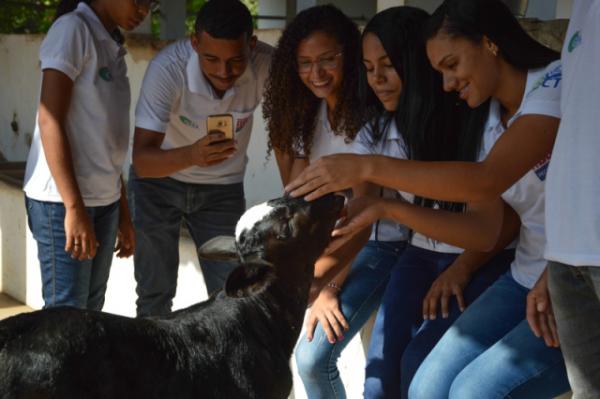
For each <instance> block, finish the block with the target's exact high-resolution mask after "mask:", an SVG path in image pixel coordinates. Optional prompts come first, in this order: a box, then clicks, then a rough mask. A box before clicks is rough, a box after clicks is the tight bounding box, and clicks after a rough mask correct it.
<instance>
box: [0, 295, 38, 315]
mask: <svg viewBox="0 0 600 399" xmlns="http://www.w3.org/2000/svg"><path fill="white" fill-rule="evenodd" d="M32 310H33V309H31V308H30V307H29V306H25V305H23V304H22V303H20V302H17V301H16V300H14V299H13V298H11V297H9V296H8V295H5V294H1V293H0V320H2V319H6V318H7V317H10V316H14V315H16V314H18V313H23V312H31V311H32Z"/></svg>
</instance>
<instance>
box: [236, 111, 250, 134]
mask: <svg viewBox="0 0 600 399" xmlns="http://www.w3.org/2000/svg"><path fill="white" fill-rule="evenodd" d="M250 116H252V115H250ZM250 116H247V117H245V118H243V119H238V120H237V122H236V124H235V132H236V133H237V132H239V131H240V130H242V129H243V128H244V126H246V123H248V121H249V120H250Z"/></svg>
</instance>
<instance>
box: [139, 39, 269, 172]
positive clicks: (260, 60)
mask: <svg viewBox="0 0 600 399" xmlns="http://www.w3.org/2000/svg"><path fill="white" fill-rule="evenodd" d="M271 53H272V48H271V47H270V46H269V45H267V44H265V43H262V42H258V43H257V45H256V48H255V49H254V50H253V52H252V55H251V58H250V62H249V63H248V66H247V68H246V71H245V72H244V73H243V74H242V76H240V77H239V78H238V80H237V81H236V82H235V84H234V86H233V87H232V88H231V89H229V90H227V92H225V94H224V96H223V98H218V97H217V96H216V95H215V93H214V90H213V89H212V86H211V85H210V83H209V82H208V80H207V79H206V78H205V76H204V74H203V73H202V71H201V69H200V60H199V58H198V54H197V53H196V51H194V49H193V48H192V45H191V42H190V39H183V40H180V41H178V42H176V43H173V44H171V45H169V46H168V47H166V48H165V49H163V50H162V51H161V52H160V53H159V54H158V55H157V56H156V57H154V59H153V60H152V61H151V62H150V65H149V66H148V69H147V70H146V74H145V76H144V81H143V83H142V89H141V92H140V97H139V100H138V103H137V107H136V110H135V125H136V126H137V127H140V128H143V129H148V130H152V131H155V132H159V133H164V134H165V138H164V140H163V142H162V145H161V148H162V149H164V150H169V149H173V148H179V147H183V146H188V145H190V144H193V143H195V142H196V141H198V140H199V139H201V138H202V137H204V136H206V134H207V131H206V119H207V117H208V116H209V115H214V114H225V113H229V114H232V115H233V119H234V130H235V132H234V135H235V139H236V140H237V148H238V150H237V152H236V153H235V154H234V155H233V156H232V157H231V158H229V159H227V160H226V161H224V162H222V163H220V164H218V165H214V166H203V167H201V166H192V167H190V168H187V169H184V170H180V171H178V172H176V173H174V174H172V175H171V176H170V177H172V178H173V179H176V180H179V181H182V182H186V183H196V184H200V183H205V184H232V183H239V182H241V181H243V180H244V172H245V169H246V163H247V161H248V158H247V156H246V149H247V147H248V142H249V141H250V133H251V131H252V115H253V113H254V110H255V109H256V107H257V106H258V104H259V103H260V101H261V98H262V95H263V89H264V85H265V81H266V79H267V75H268V72H269V66H270V62H271Z"/></svg>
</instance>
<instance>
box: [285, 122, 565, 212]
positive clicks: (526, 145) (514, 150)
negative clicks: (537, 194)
mask: <svg viewBox="0 0 600 399" xmlns="http://www.w3.org/2000/svg"><path fill="white" fill-rule="evenodd" d="M558 124H559V119H557V118H553V117H549V116H543V115H525V116H522V117H520V118H518V119H517V120H516V121H515V122H514V123H513V124H512V125H511V126H510V128H509V129H507V130H506V132H504V134H502V136H501V137H500V138H499V139H498V141H497V142H496V144H495V145H494V147H493V148H492V150H491V151H490V153H489V154H488V156H487V157H486V159H485V160H484V161H482V162H421V161H411V160H402V159H396V158H390V157H385V156H381V155H362V156H361V155H352V154H336V155H331V156H328V157H323V158H321V159H320V160H318V161H317V162H315V163H314V164H313V165H311V166H310V167H309V168H307V169H306V170H305V171H304V172H303V173H302V174H301V175H300V176H299V177H298V178H297V179H295V180H294V181H293V182H292V183H290V184H288V186H287V187H286V191H289V192H291V193H292V195H294V196H301V195H306V194H308V193H310V194H309V195H307V196H306V198H307V199H308V200H311V199H315V198H318V197H320V196H322V195H324V194H326V193H328V192H335V191H339V190H343V189H346V188H348V187H352V186H355V185H356V184H357V183H359V182H363V181H368V182H371V183H374V184H378V185H381V186H384V187H390V188H394V189H397V190H401V191H406V192H410V193H414V194H416V195H419V196H423V197H426V198H435V199H438V200H444V201H454V202H480V201H485V200H489V199H494V198H497V197H498V196H499V195H500V194H501V193H503V192H504V191H506V190H507V189H508V188H509V187H510V186H511V185H513V184H514V183H515V182H516V181H517V180H518V179H519V178H520V177H521V176H523V175H524V174H525V173H526V172H527V171H528V170H530V169H531V168H532V167H533V166H535V165H536V164H537V163H538V162H539V161H540V160H542V159H544V158H545V157H546V156H547V155H548V154H549V153H550V152H551V150H552V146H553V145H554V139H555V137H556V131H557V129H558Z"/></svg>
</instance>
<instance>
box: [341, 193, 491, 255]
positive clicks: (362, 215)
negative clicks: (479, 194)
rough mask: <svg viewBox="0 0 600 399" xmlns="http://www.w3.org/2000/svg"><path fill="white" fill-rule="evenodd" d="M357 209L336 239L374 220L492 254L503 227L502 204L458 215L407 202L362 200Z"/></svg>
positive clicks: (475, 205)
mask: <svg viewBox="0 0 600 399" xmlns="http://www.w3.org/2000/svg"><path fill="white" fill-rule="evenodd" d="M352 202H353V203H352V206H353V207H354V208H355V209H356V210H355V212H354V216H353V217H352V218H351V219H350V220H349V221H348V223H347V224H346V225H345V226H342V227H340V228H338V229H336V230H334V232H333V235H334V237H341V236H352V235H354V234H356V232H357V231H359V230H361V229H363V228H364V227H365V226H367V225H371V223H373V222H374V221H375V220H378V219H388V220H393V221H395V222H397V223H401V224H404V225H406V226H409V227H410V228H412V229H413V230H416V231H418V232H419V233H422V234H424V235H426V236H427V237H430V238H432V239H434V240H437V241H442V242H445V243H447V244H451V245H455V246H457V247H461V248H467V249H473V250H478V251H489V250H491V249H492V248H493V247H494V245H495V244H496V242H497V240H498V236H499V234H500V228H501V225H502V200H501V199H500V198H496V199H495V200H493V201H486V202H480V203H472V204H469V205H468V208H467V212H465V213H458V212H450V211H445V210H439V209H431V208H425V207H421V206H418V205H413V204H410V203H408V202H405V201H399V200H395V199H381V198H372V197H361V198H356V199H354V200H352Z"/></svg>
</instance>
